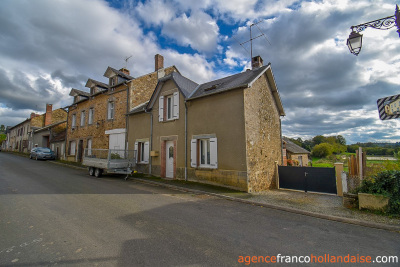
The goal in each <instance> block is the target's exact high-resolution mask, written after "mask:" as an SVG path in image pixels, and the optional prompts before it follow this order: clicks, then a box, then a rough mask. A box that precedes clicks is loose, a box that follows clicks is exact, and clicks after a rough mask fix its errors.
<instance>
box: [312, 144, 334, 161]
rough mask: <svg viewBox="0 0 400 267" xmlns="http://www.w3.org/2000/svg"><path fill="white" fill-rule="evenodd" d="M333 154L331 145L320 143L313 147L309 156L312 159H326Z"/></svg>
mask: <svg viewBox="0 0 400 267" xmlns="http://www.w3.org/2000/svg"><path fill="white" fill-rule="evenodd" d="M332 153H333V147H332V145H331V144H328V143H322V144H319V145H316V146H314V148H313V150H312V151H311V155H312V156H313V157H318V158H326V157H327V156H330V155H331V154H332Z"/></svg>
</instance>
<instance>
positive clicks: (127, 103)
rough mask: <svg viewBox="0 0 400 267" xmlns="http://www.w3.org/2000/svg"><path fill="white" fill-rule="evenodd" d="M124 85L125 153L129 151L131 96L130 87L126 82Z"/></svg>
mask: <svg viewBox="0 0 400 267" xmlns="http://www.w3.org/2000/svg"><path fill="white" fill-rule="evenodd" d="M124 84H125V85H126V115H125V116H126V117H125V151H128V145H129V143H128V129H129V115H128V113H129V96H130V92H129V91H130V90H129V86H128V84H127V83H126V82H124ZM127 157H129V155H127Z"/></svg>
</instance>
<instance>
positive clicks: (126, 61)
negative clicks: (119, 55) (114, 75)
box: [124, 55, 132, 69]
mask: <svg viewBox="0 0 400 267" xmlns="http://www.w3.org/2000/svg"><path fill="white" fill-rule="evenodd" d="M131 57H132V55H130V56H129V57H126V58H125V59H124V60H125V69H126V68H127V66H128V60H129V59H130V58H131Z"/></svg>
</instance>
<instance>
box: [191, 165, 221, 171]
mask: <svg viewBox="0 0 400 267" xmlns="http://www.w3.org/2000/svg"><path fill="white" fill-rule="evenodd" d="M194 169H196V170H205V171H211V170H216V169H218V168H213V167H211V166H197V167H194Z"/></svg>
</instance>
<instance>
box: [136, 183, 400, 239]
mask: <svg viewBox="0 0 400 267" xmlns="http://www.w3.org/2000/svg"><path fill="white" fill-rule="evenodd" d="M130 180H133V181H138V182H141V183H147V184H153V185H159V186H165V187H169V188H172V189H175V190H180V191H186V192H193V193H196V194H209V195H213V196H218V197H221V198H225V199H229V200H233V201H240V202H243V203H247V204H252V205H259V206H263V207H267V208H273V209H278V210H283V211H287V212H292V213H297V214H303V215H307V216H313V217H317V218H321V219H327V220H333V221H339V222H343V223H350V224H356V225H361V226H366V227H372V228H379V229H384V230H390V231H397V232H400V218H390V217H388V216H383V215H377V214H374V213H370V212H367V211H360V210H358V209H347V208H345V207H343V205H342V198H341V197H338V196H334V195H325V194H316V193H305V192H297V191H289V190H279V189H276V190H270V191H268V192H265V193H258V194H254V193H253V194H249V193H245V192H240V191H236V190H232V189H228V188H224V187H219V186H213V185H208V184H200V183H196V182H190V181H187V182H186V181H182V180H168V179H161V178H154V177H152V178H147V177H146V178H130Z"/></svg>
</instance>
